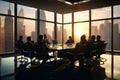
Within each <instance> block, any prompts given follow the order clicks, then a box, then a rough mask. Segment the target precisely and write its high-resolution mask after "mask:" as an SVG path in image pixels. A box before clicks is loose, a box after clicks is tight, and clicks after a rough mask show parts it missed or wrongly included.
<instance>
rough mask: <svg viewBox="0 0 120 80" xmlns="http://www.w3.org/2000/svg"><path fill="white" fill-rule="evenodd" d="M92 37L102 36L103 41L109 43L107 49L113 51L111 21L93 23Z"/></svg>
mask: <svg viewBox="0 0 120 80" xmlns="http://www.w3.org/2000/svg"><path fill="white" fill-rule="evenodd" d="M91 35H95V36H96V35H101V39H102V40H105V41H106V43H107V46H106V49H107V50H111V21H110V20H103V21H94V22H92V27H91Z"/></svg>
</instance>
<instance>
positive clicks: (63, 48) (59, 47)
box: [49, 44, 76, 60]
mask: <svg viewBox="0 0 120 80" xmlns="http://www.w3.org/2000/svg"><path fill="white" fill-rule="evenodd" d="M75 45H76V44H56V45H52V44H51V45H49V49H50V51H52V52H53V56H54V59H55V60H57V58H60V56H59V55H61V54H62V53H63V52H67V51H69V50H72V49H74V48H75Z"/></svg>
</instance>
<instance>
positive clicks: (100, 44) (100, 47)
mask: <svg viewBox="0 0 120 80" xmlns="http://www.w3.org/2000/svg"><path fill="white" fill-rule="evenodd" d="M96 43H97V55H98V57H100V54H102V51H103V48H104V44H105V41H102V40H101V36H100V35H97V38H96Z"/></svg>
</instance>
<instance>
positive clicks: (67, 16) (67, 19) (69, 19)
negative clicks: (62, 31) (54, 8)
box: [64, 13, 72, 23]
mask: <svg viewBox="0 0 120 80" xmlns="http://www.w3.org/2000/svg"><path fill="white" fill-rule="evenodd" d="M69 22H72V13H67V14H64V23H69Z"/></svg>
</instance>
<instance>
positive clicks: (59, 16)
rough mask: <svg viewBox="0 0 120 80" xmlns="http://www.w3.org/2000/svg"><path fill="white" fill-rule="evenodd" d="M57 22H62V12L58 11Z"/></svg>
mask: <svg viewBox="0 0 120 80" xmlns="http://www.w3.org/2000/svg"><path fill="white" fill-rule="evenodd" d="M57 22H59V23H62V14H58V13H57Z"/></svg>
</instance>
